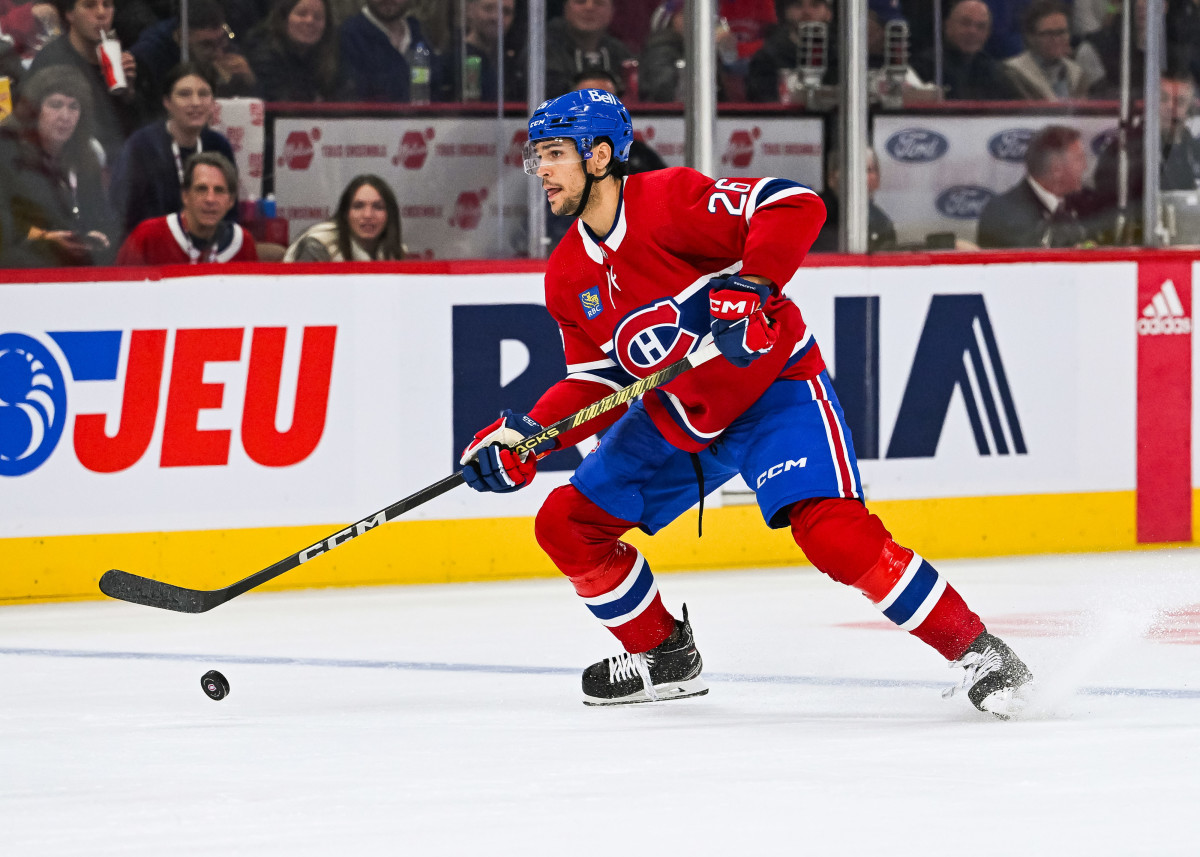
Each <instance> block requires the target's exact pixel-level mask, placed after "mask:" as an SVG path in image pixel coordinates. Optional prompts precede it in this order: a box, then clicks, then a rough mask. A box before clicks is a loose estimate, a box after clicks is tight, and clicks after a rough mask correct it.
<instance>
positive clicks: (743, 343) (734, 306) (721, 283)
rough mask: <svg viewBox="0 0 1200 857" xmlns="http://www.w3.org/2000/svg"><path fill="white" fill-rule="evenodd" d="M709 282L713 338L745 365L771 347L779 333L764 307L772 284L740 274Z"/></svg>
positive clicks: (732, 358)
mask: <svg viewBox="0 0 1200 857" xmlns="http://www.w3.org/2000/svg"><path fill="white" fill-rule="evenodd" d="M709 285H710V287H711V288H710V290H709V293H708V310H709V313H710V314H711V315H712V322H711V328H712V334H713V342H715V343H716V345H717V348H718V349H719V350H720V352H721V353H722V354H723V355H724V356H725V359H726V360H728V361H729V362H730V363H732V364H733V365H734V366H737V367H739V368H742V369H744V368H746V367H747V366H749V365H750V364H751V363H753V362H754V361H755V360H757V359H758V358H759V357H761V356H763V355H764V354H766V353H767V352H768V351H770V350H771V348H772V347H774V345H775V340H776V338H777V337H778V336H779V333H778V331H776V330H775V328H773V327H772V326H771V321H770V319H768V318H767V316H766V313H764V312H763V310H762V308H763V304H764V303H766V301H767V298H769V297H770V296H771V287H770V286H768V285H764V284H761V283H753V282H751V281H750V280H744V279H742V278H741V277H737V276H729V277H716V278H713V279H712V280H709Z"/></svg>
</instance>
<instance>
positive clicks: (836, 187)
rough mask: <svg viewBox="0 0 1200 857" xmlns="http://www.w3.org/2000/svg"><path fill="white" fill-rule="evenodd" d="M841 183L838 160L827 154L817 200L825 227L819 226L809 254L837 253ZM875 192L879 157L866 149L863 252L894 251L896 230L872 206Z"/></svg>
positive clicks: (880, 209) (880, 210)
mask: <svg viewBox="0 0 1200 857" xmlns="http://www.w3.org/2000/svg"><path fill="white" fill-rule="evenodd" d="M841 181H842V161H841V157H840V156H839V155H838V153H837V152H836V151H833V152H830V153H829V161H828V163H827V164H826V165H825V190H824V192H823V193H822V194H821V200H822V201H823V202H824V203H825V225H824V226H822V227H821V231H820V233H819V234H818V235H817V240H816V241H814V242H813V245H812V250H811V251H810V252H813V253H838V252H840V248H839V247H838V240H839V237H840V236H841V208H842V205H841V201H840V197H839V193H840V191H841ZM878 190H879V156H878V155H876V154H875V150H874V149H867V198H868V200H869V202H868V205H869V208H868V209H867V252H868V253H877V252H879V251H880V250H895V249H896V227H895V225H894V224H893V223H892V219H891V218H890V217H888V216H887V214H886V213H885V212H884V210H883V209H882V208H880V207H879V206H878V205H876V204H875V193H876V192H877V191H878Z"/></svg>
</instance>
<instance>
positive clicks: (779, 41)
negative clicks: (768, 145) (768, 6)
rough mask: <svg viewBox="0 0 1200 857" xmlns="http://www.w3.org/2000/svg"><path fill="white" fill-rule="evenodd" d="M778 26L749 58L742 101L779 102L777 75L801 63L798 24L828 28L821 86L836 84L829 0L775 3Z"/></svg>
mask: <svg viewBox="0 0 1200 857" xmlns="http://www.w3.org/2000/svg"><path fill="white" fill-rule="evenodd" d="M775 8H776V10H777V12H778V15H779V23H778V24H777V25H776V26H775V27H774V28H773V29H772V30H771V31H770V32H769V33H768V34H767V38H766V41H765V42H763V46H762V47H761V48H760V49H759V50H758V52H757V53H755V54H754V56H753V57H751V58H750V69H749V72H748V73H747V77H746V98H747V99H749V100H750V101H758V102H765V101H779V72H780V70H781V69H793V68H797V67H799V66H800V64H801V63H802V62H803V61H804V57H802V56H801V51H800V25H801V24H808V23H822V24H825V25H826V27H828V40H827V41H826V64H825V74H824V76H823V77H822V78H821V83H822V84H825V85H834V84H836V83H837V82H838V74H839V72H838V51H837V41H838V39H837V28H836V27H835V26H834V23H833V6H832V5H831V3H830V2H829V0H776V3H775Z"/></svg>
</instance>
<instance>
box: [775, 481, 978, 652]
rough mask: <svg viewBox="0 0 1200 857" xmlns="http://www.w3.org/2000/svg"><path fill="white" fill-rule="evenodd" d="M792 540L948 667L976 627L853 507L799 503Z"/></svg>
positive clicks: (950, 593) (955, 600) (926, 567)
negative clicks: (860, 593) (932, 649)
mask: <svg viewBox="0 0 1200 857" xmlns="http://www.w3.org/2000/svg"><path fill="white" fill-rule="evenodd" d="M789 518H790V521H791V524H792V536H793V537H794V538H795V539H796V543H797V544H798V545H800V548H801V550H803V551H804V554H805V556H807V557H808V559H809V561H811V562H812V564H813V565H815V566H816V567H817V568H818V569H820V570H821V571H823V572H824V573H825V574H828V575H829V576H830V577H832V578H833V579H834V580H836V581H838V582H839V583H844V584H846V585H847V586H853V587H854V588H856V589H858V590H860V591H861V592H862V593H863V594H864V595H866V596H867V598H869V599H870V600H871V601H872V602H873V603H874V604H875V606H876V607H877V608H879V610H880V611H881V612H882V613H883V615H884V616H886V617H887V618H888V619H890V620H891V621H892V622H894V623H895V624H896V625H898V626H899V627H900V628H902V629H903V630H905V631H908V632H909V633H911V634H912V635H913V636H914V637H916V638H917V639H919V640H921V641H923V642H925V643H927V644H928V645H930V646H932V647H933V648H934V649H935V650H937V652H938V653H939V654H941V655H942V656H943V657H944V658H946V659H947V660H954V659H956V658H958V657H960V656H961V655H962V653H963V652H964V651H966V648H967V646H968V645H970V643H971V641H972V640H974V639H975V638H976V637H977V636H979V635H980V634H981V633H983V630H984V627H983V623H982V622H981V621H980V620H979V617H978V616H977V615H975V613H973V612H972V611H971V609H970V608H969V607H967V604H966V602H964V601H963V599H962V597H961V596H960V595H959V594H958V592H956V591H955V589H954V588H953V587H952V586H950V585H949V583H947V582H946V579H945V578H944V577H942V576H941V574H939V573H938V571H937V569H935V568H934V567H933V566H932V565H930V564H929V563H928V562H927V561H926V560H924V559H923V558H922V557H921V556H919V555H918V554H916V553H915V552H913V551H911V550H909V549H908V548H905V547H902V546H901V545H899V544H897V543H896V542H894V541H893V540H892V537H891V534H890V533H889V532H888V531H887V529H886V528H885V527H884V526H883V522H882V521H880V520H879V518H878V517H876V516H875V515H872V514H871V513H869V512H868V511H867V510H866V508H865V507H864V506H863V505H862V504H861V503H858V502H857V501H854V500H846V499H841V498H832V499H820V498H818V499H814V500H805V501H801V502H799V503H797V504H795V505H794V506H793V507H792V511H791V514H790V515H789Z"/></svg>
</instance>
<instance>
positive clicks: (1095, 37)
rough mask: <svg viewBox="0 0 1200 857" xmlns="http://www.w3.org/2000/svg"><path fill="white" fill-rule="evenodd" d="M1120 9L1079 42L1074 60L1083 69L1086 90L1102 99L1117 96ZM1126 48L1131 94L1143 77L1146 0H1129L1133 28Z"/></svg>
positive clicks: (1139, 87)
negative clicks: (1096, 30)
mask: <svg viewBox="0 0 1200 857" xmlns="http://www.w3.org/2000/svg"><path fill="white" fill-rule="evenodd" d="M1122 20H1123V17H1122V15H1121V14H1120V12H1118V13H1116V14H1115V15H1113V17H1112V19H1111V21H1110V23H1109V25H1108V26H1107V27H1105V28H1104V29H1102V30H1100V31H1099V32H1097V33H1094V34H1092V35H1091V36H1089V37H1088V38H1087V39H1085V40H1084V41H1082V42H1080V44H1079V47H1078V48H1076V50H1075V61H1076V62H1077V63H1079V65H1080V67H1081V68H1082V69H1083V76H1084V80H1085V81H1086V82H1087V86H1088V94H1089V95H1090V96H1091V97H1092V98H1100V99H1105V100H1110V99H1117V98H1120V96H1121V26H1122V23H1121V22H1122ZM1132 36H1133V37H1132V39H1131V45H1130V48H1131V49H1130V51H1129V79H1130V80H1131V81H1132V86H1133V91H1134V93H1135V94H1134V98H1138V97H1139V94H1140V93H1141V91H1142V81H1144V80H1145V79H1146V0H1134V2H1133V32H1132Z"/></svg>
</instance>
